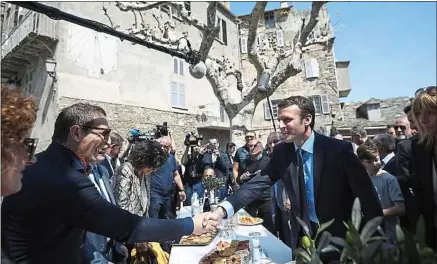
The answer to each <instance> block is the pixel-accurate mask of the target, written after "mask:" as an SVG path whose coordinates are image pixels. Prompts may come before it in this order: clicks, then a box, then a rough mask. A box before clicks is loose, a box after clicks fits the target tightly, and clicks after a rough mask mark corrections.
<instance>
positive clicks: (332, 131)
mask: <svg viewBox="0 0 437 264" xmlns="http://www.w3.org/2000/svg"><path fill="white" fill-rule="evenodd" d="M338 134H340V132H338V130H337V128H336V127H335V126H333V127H331V131H330V133H329V136H330V137H335V136H336V135H338Z"/></svg>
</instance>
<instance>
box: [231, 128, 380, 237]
mask: <svg viewBox="0 0 437 264" xmlns="http://www.w3.org/2000/svg"><path fill="white" fill-rule="evenodd" d="M313 133H315V132H313ZM351 146H352V145H351V144H350V143H349V142H346V141H341V140H337V139H332V138H328V137H325V136H323V135H320V134H318V133H315V142H314V175H313V177H314V195H315V205H316V212H317V217H318V219H319V221H320V223H324V222H328V221H330V220H331V219H335V221H334V223H333V224H332V225H331V226H330V227H329V228H328V229H327V231H329V232H330V233H331V234H332V235H333V236H338V237H344V236H345V233H346V228H345V226H344V224H343V221H348V220H350V218H351V211H352V205H353V202H354V200H355V198H356V197H358V198H359V199H360V201H361V208H362V212H363V214H364V218H363V223H365V222H367V221H368V220H370V219H372V218H374V217H376V216H382V208H381V205H380V202H379V199H378V196H377V194H376V191H375V188H374V187H373V184H372V181H371V179H370V177H369V175H368V174H367V172H366V170H365V168H364V166H363V165H362V164H361V162H360V161H359V160H358V158H357V156H356V155H355V154H354V152H353V150H352V147H351ZM297 168H298V167H297V165H296V151H295V147H294V144H293V143H281V144H279V145H277V146H276V147H275V150H274V152H273V154H272V158H271V160H270V163H269V164H268V165H267V168H266V169H265V170H263V171H262V172H261V174H260V175H258V176H255V177H254V178H252V179H251V180H250V181H249V182H247V183H246V184H244V185H242V186H241V188H240V189H238V190H237V191H236V192H235V193H234V195H231V196H229V197H228V198H227V201H228V202H230V203H231V204H232V206H233V208H234V211H235V212H237V211H238V210H239V209H241V208H243V207H244V206H245V205H247V204H250V203H251V202H252V201H254V200H256V199H257V198H258V197H260V196H261V195H262V194H263V192H264V191H266V190H267V189H268V188H270V186H271V185H273V184H274V183H275V182H276V181H277V180H278V179H282V181H283V183H284V186H285V189H286V190H287V192H288V196H289V197H290V201H291V205H292V212H293V213H292V216H291V217H292V218H294V219H295V216H299V212H300V208H299V204H300V202H299V188H298V187H299V186H298V182H297V179H298V177H297V175H298V170H297ZM295 239H296V238H295ZM292 245H293V243H292ZM294 245H295V244H294Z"/></svg>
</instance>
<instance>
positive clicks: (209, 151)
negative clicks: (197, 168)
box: [202, 138, 220, 169]
mask: <svg viewBox="0 0 437 264" xmlns="http://www.w3.org/2000/svg"><path fill="white" fill-rule="evenodd" d="M218 147H219V143H218V141H217V139H215V138H213V139H210V140H209V143H208V144H207V145H206V146H205V154H203V157H202V166H203V169H206V168H211V169H215V168H216V167H217V161H218V158H219V157H220V152H219V150H218Z"/></svg>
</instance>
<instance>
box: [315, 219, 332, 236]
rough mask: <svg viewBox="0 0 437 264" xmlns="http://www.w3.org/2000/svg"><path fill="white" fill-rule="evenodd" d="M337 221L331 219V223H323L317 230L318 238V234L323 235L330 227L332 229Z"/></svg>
mask: <svg viewBox="0 0 437 264" xmlns="http://www.w3.org/2000/svg"><path fill="white" fill-rule="evenodd" d="M334 221H335V219H331V220H330V221H328V222H326V223H323V224H321V225H320V227H319V229H318V230H317V234H316V238H317V235H318V234H321V233H322V232H323V231H325V230H326V229H327V228H328V227H330V226H331V225H332V224H333V223H334Z"/></svg>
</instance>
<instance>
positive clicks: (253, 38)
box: [247, 2, 267, 76]
mask: <svg viewBox="0 0 437 264" xmlns="http://www.w3.org/2000/svg"><path fill="white" fill-rule="evenodd" d="M266 6H267V2H256V4H255V6H254V7H253V9H252V13H251V14H250V22H249V28H248V30H249V34H248V36H247V50H248V57H249V60H250V62H251V63H252V64H253V65H254V66H255V68H256V71H257V76H260V75H261V73H262V72H263V65H262V61H261V58H260V56H259V54H258V51H257V48H256V47H257V35H258V34H257V32H258V23H259V20H260V18H262V17H264V10H265V8H266Z"/></svg>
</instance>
